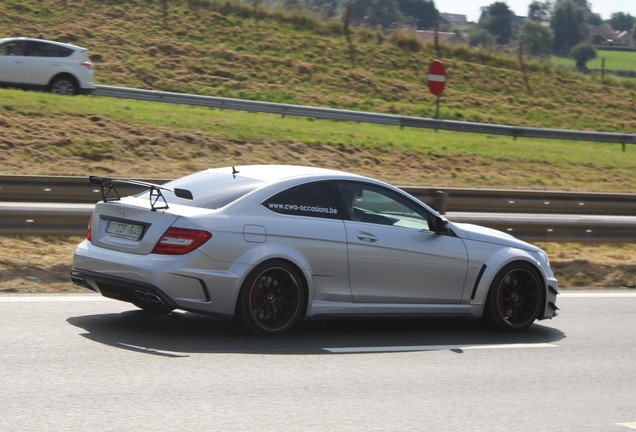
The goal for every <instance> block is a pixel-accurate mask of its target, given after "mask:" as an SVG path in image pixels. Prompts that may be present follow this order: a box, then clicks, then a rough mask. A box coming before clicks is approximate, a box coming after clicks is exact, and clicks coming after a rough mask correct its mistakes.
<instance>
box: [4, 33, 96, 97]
mask: <svg viewBox="0 0 636 432" xmlns="http://www.w3.org/2000/svg"><path fill="white" fill-rule="evenodd" d="M0 85H2V86H11V87H31V88H43V89H47V90H49V91H51V92H53V93H57V94H64V95H74V94H78V93H82V94H88V93H91V92H92V91H93V90H94V89H95V84H93V63H91V61H90V59H89V58H88V56H87V55H86V49H85V48H81V47H78V46H75V45H71V44H65V43H61V42H53V41H48V40H42V39H31V38H6V39H0Z"/></svg>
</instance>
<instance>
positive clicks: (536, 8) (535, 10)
mask: <svg viewBox="0 0 636 432" xmlns="http://www.w3.org/2000/svg"><path fill="white" fill-rule="evenodd" d="M550 9H551V5H550V3H549V2H547V1H546V2H545V3H542V2H540V1H537V0H535V1H533V2H532V3H530V5H529V6H528V19H529V20H531V21H535V22H539V23H544V22H550Z"/></svg>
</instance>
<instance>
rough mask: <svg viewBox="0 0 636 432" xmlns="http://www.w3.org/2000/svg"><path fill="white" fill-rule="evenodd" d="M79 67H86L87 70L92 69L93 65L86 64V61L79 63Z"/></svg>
mask: <svg viewBox="0 0 636 432" xmlns="http://www.w3.org/2000/svg"><path fill="white" fill-rule="evenodd" d="M80 66H84V67H87V68H89V69H93V63H91V62H88V61H83V62H80Z"/></svg>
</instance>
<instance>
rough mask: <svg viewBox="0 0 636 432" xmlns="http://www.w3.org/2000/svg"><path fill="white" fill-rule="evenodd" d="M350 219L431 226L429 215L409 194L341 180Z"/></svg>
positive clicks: (340, 186)
mask: <svg viewBox="0 0 636 432" xmlns="http://www.w3.org/2000/svg"><path fill="white" fill-rule="evenodd" d="M338 191H339V192H340V195H341V196H342V199H343V201H344V204H345V207H346V208H347V210H348V212H349V219H351V220H355V221H359V222H366V223H373V224H379V225H392V226H396V227H402V228H413V229H417V230H430V227H429V220H430V219H429V218H430V215H429V214H428V212H427V211H426V209H424V208H421V207H420V206H418V205H417V204H416V203H414V202H412V201H411V200H409V199H408V198H406V197H404V196H402V195H400V194H398V193H396V192H394V191H392V190H389V189H384V188H381V187H378V186H374V185H369V184H365V183H356V182H350V183H339V184H338Z"/></svg>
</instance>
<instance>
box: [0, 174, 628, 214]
mask: <svg viewBox="0 0 636 432" xmlns="http://www.w3.org/2000/svg"><path fill="white" fill-rule="evenodd" d="M140 180H145V181H149V182H151V183H157V184H162V183H165V182H167V181H168V180H167V179H140ZM117 189H118V190H119V191H120V192H121V193H122V195H132V194H135V193H138V192H142V191H143V189H142V188H139V187H136V186H133V185H128V184H121V185H118V186H117ZM402 189H403V190H405V191H406V192H408V193H410V194H411V195H413V196H415V197H417V198H418V199H420V200H421V201H423V202H425V203H426V204H428V205H430V206H431V207H433V208H435V209H436V210H438V211H439V212H441V213H446V212H489V213H541V214H577V215H613V216H621V215H622V216H635V215H636V194H629V193H594V192H592V193H584V192H560V191H537V190H502V189H467V188H446V187H407V186H404V187H402ZM100 199H101V195H100V190H99V187H97V186H96V185H94V184H91V183H89V181H88V178H86V177H74V176H73V177H71V176H67V177H64V176H11V175H4V176H3V175H0V201H7V202H45V203H95V202H96V201H98V200H100Z"/></svg>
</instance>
